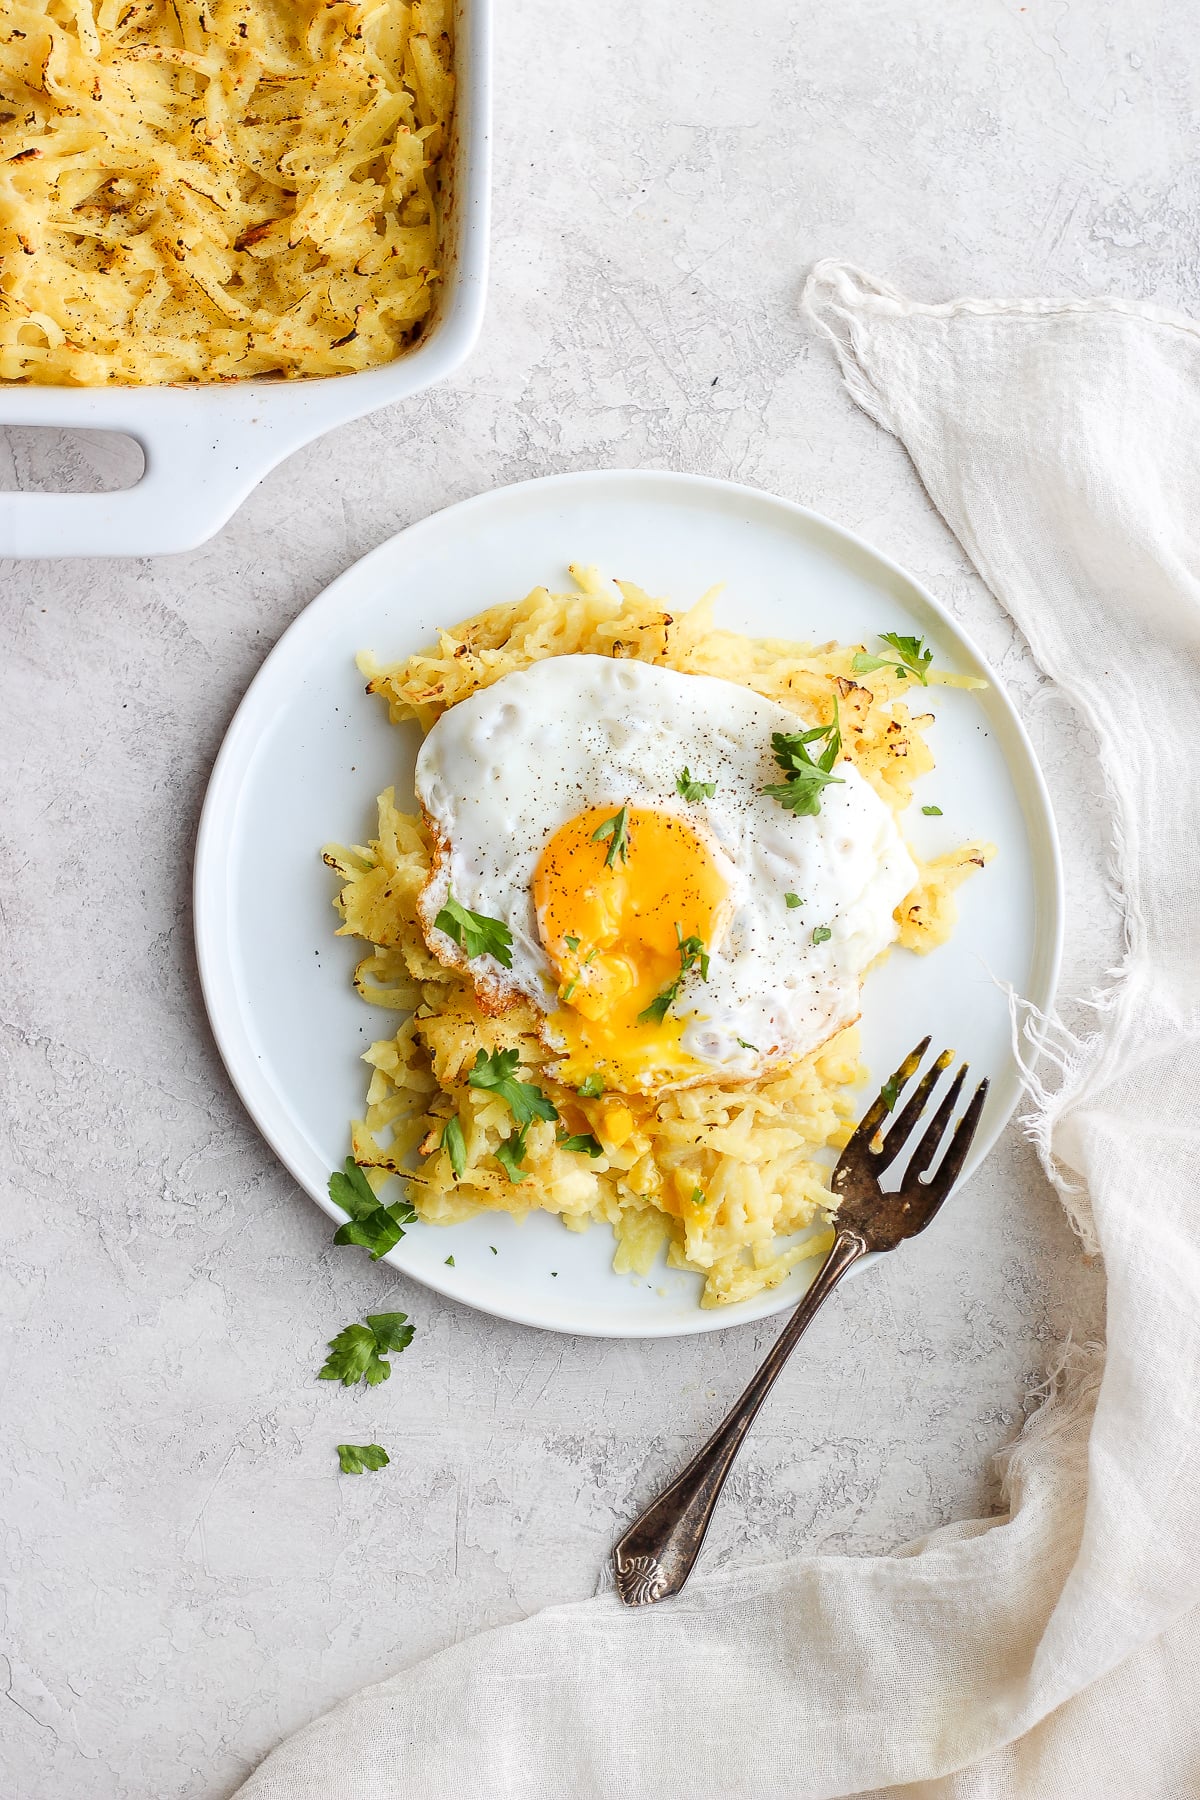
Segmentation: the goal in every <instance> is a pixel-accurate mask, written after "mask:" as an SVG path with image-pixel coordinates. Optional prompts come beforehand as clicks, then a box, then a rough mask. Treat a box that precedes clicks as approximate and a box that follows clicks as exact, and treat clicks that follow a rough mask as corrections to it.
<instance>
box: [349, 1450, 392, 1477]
mask: <svg viewBox="0 0 1200 1800" xmlns="http://www.w3.org/2000/svg"><path fill="white" fill-rule="evenodd" d="M337 1453H338V1462H339V1464H340V1465H341V1470H342V1474H343V1475H362V1474H363V1473H365V1471H366V1470H367V1469H386V1468H387V1466H388V1464H389V1463H390V1462H391V1460H392V1459H391V1457H390V1456H389V1455H388V1453H387V1451H386V1450H385V1449H384V1448H383V1445H382V1444H339V1445H338V1447H337Z"/></svg>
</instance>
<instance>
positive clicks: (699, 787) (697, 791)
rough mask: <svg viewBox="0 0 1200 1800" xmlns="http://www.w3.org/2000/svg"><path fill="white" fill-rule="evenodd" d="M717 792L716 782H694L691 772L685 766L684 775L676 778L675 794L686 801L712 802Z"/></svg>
mask: <svg viewBox="0 0 1200 1800" xmlns="http://www.w3.org/2000/svg"><path fill="white" fill-rule="evenodd" d="M716 791H717V784H716V782H715V781H693V780H692V776H691V771H690V770H689V769H688V768H687V767H686V766H685V768H684V771H683V774H682V775H679V776H677V777H676V781H675V792H676V793H677V794H678V795H679V796H680V798H681V799H684V800H711V799H712V797H713V795H714V794H715V793H716Z"/></svg>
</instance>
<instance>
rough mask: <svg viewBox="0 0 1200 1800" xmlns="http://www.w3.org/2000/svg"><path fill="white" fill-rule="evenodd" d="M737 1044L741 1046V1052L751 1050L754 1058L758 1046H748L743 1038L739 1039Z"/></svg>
mask: <svg viewBox="0 0 1200 1800" xmlns="http://www.w3.org/2000/svg"><path fill="white" fill-rule="evenodd" d="M738 1043H739V1044H740V1045H741V1047H742V1049H743V1050H753V1052H754V1054H755V1056H757V1055H758V1045H757V1044H748V1043H747V1042H746V1040H745V1038H739V1039H738Z"/></svg>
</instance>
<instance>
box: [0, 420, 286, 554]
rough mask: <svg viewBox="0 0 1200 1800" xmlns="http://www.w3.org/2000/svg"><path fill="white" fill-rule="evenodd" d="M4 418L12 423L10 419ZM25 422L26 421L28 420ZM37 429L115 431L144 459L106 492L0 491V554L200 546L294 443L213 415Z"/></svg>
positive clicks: (62, 423)
mask: <svg viewBox="0 0 1200 1800" xmlns="http://www.w3.org/2000/svg"><path fill="white" fill-rule="evenodd" d="M9 422H10V423H15V422H16V421H15V420H12V419H10V421H9ZM31 422H32V421H31ZM36 422H37V423H38V424H39V425H51V426H58V427H61V429H63V430H66V431H70V430H72V429H75V430H80V429H83V430H96V429H103V430H113V431H119V432H122V433H123V434H124V435H125V436H127V437H131V438H133V439H134V441H135V442H136V443H137V444H139V445H140V446H141V449H142V454H143V455H144V457H145V459H146V467H145V471H144V473H143V475H142V477H141V480H140V481H138V482H136V483H135V484H134V486H133V487H129V488H120V489H118V490H116V491H115V492H113V493H107V494H54V493H44V492H31V491H28V490H24V489H23V490H21V491H20V492H16V493H13V492H7V493H0V556H13V557H17V556H19V557H34V556H45V557H59V556H161V555H163V554H166V553H169V552H171V551H178V550H192V549H194V548H195V547H196V545H197V544H202V543H203V542H204V541H205V539H206V538H210V537H211V536H212V535H213V533H214V532H215V531H219V530H220V528H221V526H222V525H224V523H225V521H226V520H227V519H228V518H229V517H230V515H231V514H232V513H233V512H234V511H235V509H236V508H237V507H238V506H239V505H240V503H241V502H242V500H243V499H244V498H245V497H246V495H247V494H248V493H249V492H250V489H251V488H252V487H253V486H254V485H255V483H256V482H258V481H261V479H262V477H263V476H264V475H266V474H267V473H268V471H269V470H270V469H273V468H274V466H275V464H276V463H278V462H280V461H281V460H282V458H283V457H284V456H286V455H287V454H288V452H289V451H290V450H292V449H295V448H296V447H297V444H298V443H299V442H302V441H303V439H304V436H305V434H304V433H303V432H300V433H294V432H291V433H289V432H285V431H281V430H279V429H277V428H275V427H274V426H273V425H272V424H271V423H269V422H268V421H267V420H265V419H264V420H261V421H255V424H254V427H253V428H252V429H251V430H250V431H247V429H246V427H245V426H244V425H239V427H238V429H237V430H236V432H232V431H229V430H228V429H227V428H226V429H225V430H222V427H221V425H220V424H219V423H218V422H217V421H215V420H213V421H207V424H208V429H207V430H206V429H204V424H205V423H206V422H205V421H201V420H196V421H194V422H190V423H189V424H187V425H183V424H181V423H179V422H176V421H171V422H168V421H166V420H160V421H158V422H156V423H154V424H151V425H149V426H147V425H146V424H145V423H144V422H142V421H140V420H139V421H137V422H131V421H129V420H127V419H125V418H120V419H117V418H113V417H112V416H111V414H110V415H108V416H106V417H104V418H103V419H100V418H92V419H89V420H88V421H87V424H86V425H85V424H84V423H83V421H81V419H80V418H79V416H78V414H76V416H75V417H73V418H72V417H68V416H66V415H65V413H64V416H63V417H61V418H55V417H48V416H47V415H46V414H45V413H44V412H43V413H41V414H40V415H39V416H38V418H37V421H36Z"/></svg>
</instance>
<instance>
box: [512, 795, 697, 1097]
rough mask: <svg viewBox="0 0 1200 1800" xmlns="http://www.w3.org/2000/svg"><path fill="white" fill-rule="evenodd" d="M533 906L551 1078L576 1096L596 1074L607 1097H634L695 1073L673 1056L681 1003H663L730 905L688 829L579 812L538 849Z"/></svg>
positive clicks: (669, 822)
mask: <svg viewBox="0 0 1200 1800" xmlns="http://www.w3.org/2000/svg"><path fill="white" fill-rule="evenodd" d="M597 834H602V835H597ZM533 899H534V905H535V908H536V910H537V922H538V931H539V934H540V936H541V940H542V945H543V948H544V949H545V952H546V955H547V957H548V958H549V960H550V963H551V965H552V967H553V969H554V972H555V974H556V975H557V976H558V999H559V1009H558V1011H557V1012H556V1013H555V1014H554V1016H553V1018H552V1020H551V1032H552V1037H553V1039H554V1041H555V1042H556V1043H558V1044H561V1045H563V1046H565V1062H564V1065H563V1067H562V1069H561V1070H560V1071H559V1074H560V1079H561V1080H563V1081H565V1082H566V1083H567V1084H568V1085H569V1086H577V1085H579V1083H581V1082H582V1081H583V1080H584V1079H585V1078H586V1077H587V1076H588V1075H591V1074H593V1073H597V1072H598V1073H599V1074H600V1075H601V1077H602V1078H603V1080H604V1085H605V1087H606V1088H617V1089H622V1090H625V1091H629V1090H634V1089H639V1090H643V1091H644V1090H645V1089H647V1088H650V1087H652V1086H654V1085H658V1084H662V1083H663V1082H667V1081H671V1080H677V1081H678V1080H684V1079H687V1078H688V1077H689V1076H691V1075H694V1074H697V1073H699V1072H701V1071H702V1070H703V1068H704V1066H705V1065H704V1064H703V1063H702V1062H700V1061H699V1060H698V1059H697V1058H695V1057H693V1056H690V1055H689V1054H688V1053H687V1052H686V1051H685V1050H684V1048H683V1046H682V1041H681V1040H682V1037H683V1031H684V1026H685V1023H686V1015H685V1016H684V1017H680V1008H681V1006H682V1005H684V1004H685V1002H683V1001H682V1000H681V998H680V997H679V996H678V994H675V995H673V996H671V998H670V1001H669V1003H668V1004H667V1005H665V1006H664V1005H663V997H664V996H665V995H666V994H667V990H668V989H670V988H671V987H672V984H674V983H675V982H677V981H678V979H679V978H680V977H681V976H682V975H684V974H687V973H688V971H689V969H690V970H692V971H694V972H695V974H696V975H697V976H698V975H699V973H700V962H699V953H700V949H701V948H702V949H703V951H704V952H705V953H707V954H710V955H711V954H712V952H713V951H714V950H715V949H716V947H717V945H718V943H719V941H720V939H721V937H722V935H723V934H724V931H725V929H726V926H727V925H728V922H729V915H730V912H731V903H730V899H729V890H728V887H727V886H726V883H725V881H724V879H723V877H722V875H721V872H720V870H719V869H718V868H717V866H716V862H715V860H714V858H713V855H712V851H711V850H710V849H709V847H708V845H707V844H706V843H705V842H704V840H703V839H702V838H701V837H700V836H699V835H698V834H697V833H696V832H695V831H694V830H693V829H692V827H691V826H690V825H689V824H688V822H687V821H686V820H685V819H681V818H679V817H677V816H675V815H674V814H671V813H660V812H654V811H651V810H649V809H644V810H642V809H638V808H635V807H626V808H624V809H623V812H621V813H617V814H614V813H613V811H612V809H611V807H605V806H593V807H590V808H589V809H588V810H587V811H586V812H581V813H579V814H577V816H576V817H575V818H573V819H569V820H568V821H567V823H566V824H565V825H563V826H561V827H560V829H559V830H558V831H556V832H555V834H554V836H553V837H552V838H551V839H550V841H549V843H548V844H547V845H546V848H545V849H544V850H543V852H542V855H541V859H540V861H539V862H538V866H537V868H536V870H535V871H534V876H533ZM693 991H694V990H693V989H692V988H691V987H690V986H689V993H691V992H693ZM656 1002H657V1003H658V1004H657V1005H656V1004H655V1003H656ZM686 1004H687V1005H689V1006H690V1007H692V1008H694V1007H695V1000H694V999H689V1001H688V1002H686ZM647 1009H651V1011H650V1012H649V1014H648V1013H647Z"/></svg>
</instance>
